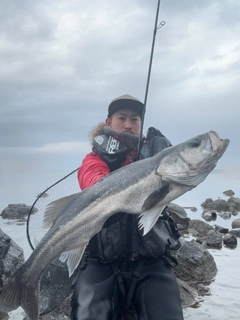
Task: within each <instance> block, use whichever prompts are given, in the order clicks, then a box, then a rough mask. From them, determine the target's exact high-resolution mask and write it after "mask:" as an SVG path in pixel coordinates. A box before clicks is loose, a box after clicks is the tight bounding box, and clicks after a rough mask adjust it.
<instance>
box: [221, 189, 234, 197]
mask: <svg viewBox="0 0 240 320" xmlns="http://www.w3.org/2000/svg"><path fill="white" fill-rule="evenodd" d="M223 194H225V195H226V196H233V195H234V194H235V193H234V192H233V191H232V190H226V191H223Z"/></svg>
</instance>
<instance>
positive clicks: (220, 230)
mask: <svg viewBox="0 0 240 320" xmlns="http://www.w3.org/2000/svg"><path fill="white" fill-rule="evenodd" d="M214 230H215V231H218V232H220V233H228V232H229V229H228V228H225V227H221V226H219V225H214Z"/></svg>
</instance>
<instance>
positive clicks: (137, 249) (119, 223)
mask: <svg viewBox="0 0 240 320" xmlns="http://www.w3.org/2000/svg"><path fill="white" fill-rule="evenodd" d="M114 140H116V139H115V138H114V137H111V136H106V135H105V134H102V135H100V136H97V137H95V139H94V143H93V151H94V152H96V153H97V154H98V155H99V156H100V157H101V158H102V159H103V160H104V161H105V162H106V163H107V165H108V166H109V168H110V171H111V172H112V171H114V170H116V169H118V168H120V167H121V164H122V163H123V162H124V161H125V160H126V154H127V152H128V151H127V148H126V147H125V146H124V145H123V144H122V143H121V142H119V141H118V140H116V141H114ZM169 146H171V143H170V142H169V140H168V139H167V138H166V137H165V136H164V135H162V134H161V132H160V131H159V130H157V129H155V128H153V127H151V128H149V129H148V134H147V137H146V139H145V143H143V145H142V147H141V152H140V157H139V158H140V159H145V158H148V157H152V156H154V155H155V154H156V153H158V152H160V151H161V150H163V149H164V148H167V147H169ZM138 219H139V217H138V215H132V214H131V215H130V214H126V213H123V212H119V213H116V214H115V215H113V216H112V217H110V218H109V219H108V220H107V221H106V222H105V224H104V226H103V228H102V229H101V231H100V232H99V233H97V234H96V235H95V236H94V237H93V238H92V239H91V240H90V242H89V245H88V248H87V251H88V254H89V257H90V258H97V259H99V260H100V261H101V262H104V263H109V262H113V261H115V260H117V259H126V258H127V259H129V260H135V259H138V258H139V257H151V258H157V257H159V256H160V255H163V254H165V255H166V254H167V253H168V252H169V251H171V250H176V249H178V248H179V247H180V242H179V237H180V234H179V232H178V230H177V227H176V225H175V223H174V221H173V219H172V218H171V217H170V216H169V215H168V214H167V213H166V211H165V213H164V214H163V215H162V216H161V217H160V218H159V219H158V221H157V222H156V224H155V225H154V227H153V228H152V229H151V230H150V231H149V232H148V233H147V234H146V235H145V236H143V231H142V230H139V228H138Z"/></svg>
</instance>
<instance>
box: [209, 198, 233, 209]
mask: <svg viewBox="0 0 240 320" xmlns="http://www.w3.org/2000/svg"><path fill="white" fill-rule="evenodd" d="M208 209H210V210H215V211H217V212H221V211H228V203H227V201H226V200H223V199H217V200H214V201H213V202H212V203H210V204H209V206H208Z"/></svg>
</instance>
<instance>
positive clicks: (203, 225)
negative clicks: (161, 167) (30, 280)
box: [0, 190, 240, 320]
mask: <svg viewBox="0 0 240 320" xmlns="http://www.w3.org/2000/svg"><path fill="white" fill-rule="evenodd" d="M223 193H224V194H225V195H226V196H228V200H223V199H220V198H218V199H216V200H213V199H211V198H208V199H206V200H205V201H204V202H203V203H202V204H201V206H202V208H203V212H202V218H203V220H199V219H190V218H189V217H188V216H187V212H186V210H187V209H189V210H191V211H196V208H193V207H191V208H190V207H185V208H183V207H180V206H178V205H177V204H170V205H169V207H168V209H169V212H170V214H171V215H172V217H173V218H174V220H175V222H176V223H177V225H178V227H179V230H181V231H180V233H181V236H182V237H181V244H182V246H181V247H180V249H179V250H178V251H176V252H174V253H173V255H174V257H175V258H176V259H177V261H178V265H177V266H176V267H175V268H174V272H175V274H176V277H177V281H178V284H179V288H180V295H181V301H182V305H183V307H184V308H185V307H189V306H193V305H196V304H198V303H199V301H201V300H202V297H203V296H204V295H209V294H210V288H209V285H210V284H211V282H212V281H214V278H215V276H216V274H217V266H216V263H215V261H214V258H213V256H212V255H211V253H210V252H209V250H208V249H209V248H216V249H219V250H221V248H222V247H223V246H225V247H229V248H236V246H237V242H238V241H237V238H238V237H240V219H239V218H237V217H236V219H234V220H233V221H232V229H231V230H229V229H227V228H225V227H222V226H221V225H218V224H215V225H213V226H212V225H210V224H209V222H210V221H216V219H217V217H218V216H221V218H223V219H230V217H231V216H237V215H238V214H239V212H240V198H236V197H234V192H233V191H232V190H227V191H224V192H223ZM30 208H31V207H30V206H27V205H26V204H10V205H9V206H8V207H7V208H5V209H4V210H3V211H2V213H1V217H2V218H3V219H7V220H11V219H14V220H16V219H17V220H18V221H22V222H23V221H26V217H27V215H28V212H29V210H30ZM185 209H186V210H185ZM23 262H24V256H23V250H22V248H20V247H19V246H18V245H17V244H16V243H15V242H14V241H13V240H12V239H11V238H10V237H9V236H8V235H6V234H5V233H4V232H3V231H2V230H1V229H0V292H1V290H2V288H3V286H4V285H5V283H7V281H8V279H9V278H10V277H11V276H12V275H13V273H14V272H15V271H16V270H17V269H18V268H19V267H20V266H21V264H22V263H23ZM61 268H62V266H61V265H59V270H60V271H62V272H64V268H63V269H61ZM50 272H51V270H49V272H46V273H45V274H44V275H43V277H42V280H41V285H40V310H41V312H42V315H41V317H40V319H42V320H50V319H59V320H63V319H65V320H68V319H70V297H71V286H66V284H64V283H63V285H62V286H61V285H60V286H56V287H54V288H52V287H51V286H49V279H48V278H47V274H49V273H50ZM63 278H64V276H63ZM63 291H64V294H63ZM46 297H54V300H55V301H56V300H59V303H58V305H57V304H56V305H55V306H54V307H55V310H54V311H51V312H49V311H50V310H51V309H52V308H51V307H49V304H48V303H47V302H46ZM65 297H66V298H65ZM49 299H50V298H49ZM59 305H60V307H59ZM45 313H46V314H45ZM0 319H4V320H5V319H8V315H7V314H2V313H0ZM124 319H125V320H127V319H128V320H130V319H131V320H134V319H136V317H135V313H134V309H133V308H130V309H129V310H128V312H127V313H126V314H125V316H124Z"/></svg>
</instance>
